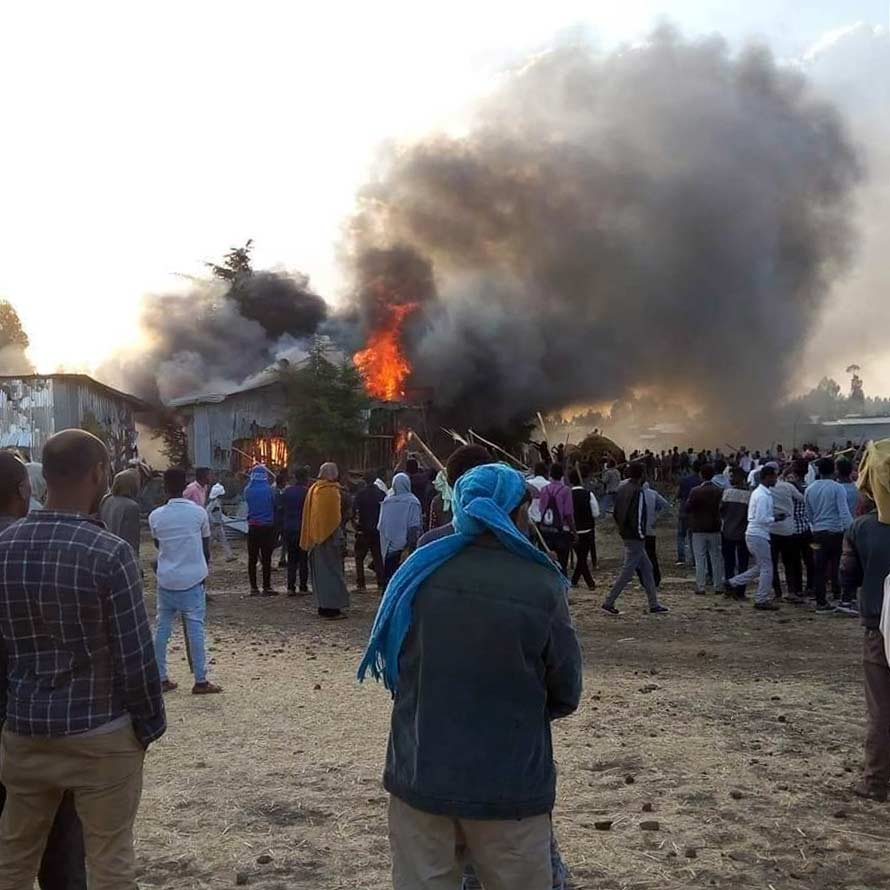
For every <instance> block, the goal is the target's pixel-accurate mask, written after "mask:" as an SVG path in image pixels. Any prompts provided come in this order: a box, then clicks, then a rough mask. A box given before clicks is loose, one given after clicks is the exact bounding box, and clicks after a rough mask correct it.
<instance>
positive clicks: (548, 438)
mask: <svg viewBox="0 0 890 890" xmlns="http://www.w3.org/2000/svg"><path fill="white" fill-rule="evenodd" d="M538 423H539V424H541V432H542V433H543V434H544V441H545V442H549V441H550V436H548V435H547V427H546V426H544V418H543V417H541V412H540V411H538Z"/></svg>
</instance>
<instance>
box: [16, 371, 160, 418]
mask: <svg viewBox="0 0 890 890" xmlns="http://www.w3.org/2000/svg"><path fill="white" fill-rule="evenodd" d="M15 380H22V381H26V382H28V383H32V382H36V381H40V380H72V381H76V382H78V383H83V384H86V385H87V386H94V387H96V388H97V389H100V390H103V391H104V392H105V393H106V394H108V395H111V396H113V397H114V398H118V399H123V400H125V401H127V402H130V403H131V404H132V405H133V407H134V410H136V411H151V410H153V409H152V406H151V405H149V404H148V402H145V401H143V400H142V399H140V398H138V397H137V396H132V395H130V394H129V393H126V392H121V391H120V390H119V389H115V388H114V387H113V386H109V385H108V384H107V383H102V382H101V381H99V380H96V379H95V378H94V377H90V375H89V374H0V383H3V382H4V381H15Z"/></svg>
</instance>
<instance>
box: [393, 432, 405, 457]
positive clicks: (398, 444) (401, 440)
mask: <svg viewBox="0 0 890 890" xmlns="http://www.w3.org/2000/svg"><path fill="white" fill-rule="evenodd" d="M407 446H408V431H407V430H399V432H398V434H397V435H396V437H395V439H394V440H393V446H392V450H393V451H394V452H395V453H396V454H398V453H399V452H400V451H401V450H402V449H403V448H407Z"/></svg>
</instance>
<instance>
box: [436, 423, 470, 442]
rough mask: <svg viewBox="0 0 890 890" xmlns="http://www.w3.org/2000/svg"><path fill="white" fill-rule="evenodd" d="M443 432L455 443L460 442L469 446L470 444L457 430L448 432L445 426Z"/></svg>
mask: <svg viewBox="0 0 890 890" xmlns="http://www.w3.org/2000/svg"><path fill="white" fill-rule="evenodd" d="M442 432H443V433H445V435H446V436H451V438H452V439H454V441H455V442H460V444H461V445H469V444H470V443H469V442H468V441H467V440H466V439H465V438H464V437H463V436H461V435H460V434H459V433H458V432H457V430H447V429H445V427H444V426H443V427H442Z"/></svg>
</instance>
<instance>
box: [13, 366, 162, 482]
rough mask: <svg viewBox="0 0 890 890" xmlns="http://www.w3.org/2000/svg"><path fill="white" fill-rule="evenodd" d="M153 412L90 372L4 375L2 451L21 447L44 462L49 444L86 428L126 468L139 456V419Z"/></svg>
mask: <svg viewBox="0 0 890 890" xmlns="http://www.w3.org/2000/svg"><path fill="white" fill-rule="evenodd" d="M150 413H151V408H150V406H149V405H148V404H146V403H145V402H143V401H142V400H141V399H137V398H136V397H135V396H131V395H128V394H127V393H124V392H120V391H119V390H117V389H113V388H112V387H110V386H106V385H105V384H104V383H100V382H99V381H98V380H94V379H93V378H92V377H88V376H87V375H86V374H23V375H17V376H2V377H0V448H15V449H17V450H18V451H19V452H20V453H21V454H22V456H23V457H25V458H26V459H27V460H32V461H37V462H39V461H40V459H41V456H42V454H43V446H44V444H45V443H46V440H47V439H48V438H49V437H50V436H52V435H54V434H55V433H58V432H61V431H62V430H67V429H83V430H87V432H90V433H93V434H94V435H96V436H98V437H99V438H100V439H102V441H103V442H105V444H106V445H107V446H108V450H109V452H110V454H111V460H112V465H113V467H114V469H115V470H120V469H122V468H123V467H125V466H126V465H127V462H128V461H129V460H131V459H132V458H135V457H138V456H139V449H138V446H137V438H138V432H137V419H138V418H140V417H148V415H149V414H150Z"/></svg>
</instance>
